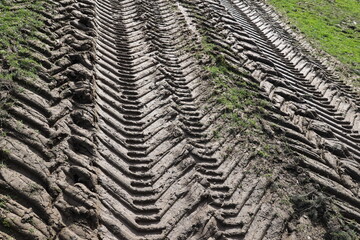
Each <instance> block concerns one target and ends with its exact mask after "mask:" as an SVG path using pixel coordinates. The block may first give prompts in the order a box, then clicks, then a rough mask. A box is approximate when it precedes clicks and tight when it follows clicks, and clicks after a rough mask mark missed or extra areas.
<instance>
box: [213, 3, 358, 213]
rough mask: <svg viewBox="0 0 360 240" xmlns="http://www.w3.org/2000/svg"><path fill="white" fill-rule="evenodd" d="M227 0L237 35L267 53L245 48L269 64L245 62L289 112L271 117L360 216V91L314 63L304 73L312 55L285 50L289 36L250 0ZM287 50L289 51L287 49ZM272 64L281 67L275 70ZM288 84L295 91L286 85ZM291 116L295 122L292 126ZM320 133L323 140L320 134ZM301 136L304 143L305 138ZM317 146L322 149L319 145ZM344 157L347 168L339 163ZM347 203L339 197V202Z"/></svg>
mask: <svg viewBox="0 0 360 240" xmlns="http://www.w3.org/2000/svg"><path fill="white" fill-rule="evenodd" d="M221 3H222V4H223V6H224V7H226V10H227V11H228V12H229V13H230V14H231V15H232V16H231V17H229V16H228V15H227V13H226V12H225V11H224V13H223V14H224V15H223V17H224V19H227V20H226V21H227V22H228V23H230V25H231V26H229V28H230V29H231V30H232V31H233V32H235V33H239V32H236V31H237V30H235V29H239V31H240V34H238V35H237V37H238V39H239V40H242V41H243V46H244V48H245V49H247V50H249V49H250V51H254V50H255V49H254V48H253V47H252V46H249V45H248V43H249V42H253V43H254V44H255V45H256V46H257V50H256V52H258V53H261V55H256V54H254V53H253V52H250V53H249V52H246V53H245V54H246V55H248V56H249V57H250V58H252V59H253V60H255V62H257V63H258V64H260V65H264V64H265V67H264V66H262V70H258V69H257V70H255V69H254V67H253V66H251V65H249V64H248V62H247V63H245V65H248V66H249V67H250V68H248V69H250V70H251V69H252V70H253V76H254V77H255V78H257V79H258V80H260V81H261V86H262V87H263V89H264V90H265V91H266V92H267V94H268V95H269V97H270V99H271V100H272V101H273V102H274V103H275V105H276V106H277V107H278V108H279V110H281V111H282V112H283V113H284V115H283V116H280V118H279V117H277V118H271V119H270V122H272V123H273V124H276V125H278V126H281V129H280V132H283V133H285V136H286V138H287V141H288V143H290V145H289V146H290V148H292V149H293V150H294V151H296V152H298V153H300V154H301V155H303V157H304V156H305V158H304V159H302V160H300V162H299V163H300V165H301V166H304V167H305V168H307V169H309V171H308V172H307V174H308V177H310V178H311V179H313V180H314V181H315V182H317V183H319V184H320V185H322V186H323V187H324V189H326V191H328V192H329V193H330V194H335V195H336V196H337V197H339V198H340V199H342V200H344V201H346V202H348V203H349V204H350V208H351V209H350V208H347V207H345V206H344V209H346V208H347V210H349V212H347V213H346V211H347V210H344V211H343V212H344V214H345V215H347V216H350V218H351V219H358V217H356V216H359V210H358V207H359V192H358V187H359V185H358V181H357V179H358V176H359V174H358V173H359V149H360V147H359V133H358V130H357V129H358V126H359V124H358V114H359V113H358V112H359V110H358V107H357V106H358V104H357V101H358V96H356V95H355V94H354V93H352V92H351V91H349V87H347V86H345V85H343V84H341V83H339V82H338V81H332V80H329V76H326V77H324V78H320V76H321V75H318V76H316V74H313V75H311V74H307V73H309V72H311V70H309V69H310V68H307V69H306V71H305V74H304V71H303V70H304V69H302V68H301V67H299V62H301V61H303V63H302V64H301V65H302V66H303V67H304V65H310V66H311V65H312V64H314V63H313V62H309V61H306V57H301V54H300V53H298V52H296V51H295V49H293V48H291V49H290V50H287V51H284V49H285V48H286V39H285V40H284V39H282V38H281V36H280V35H278V34H276V31H275V30H274V29H272V28H271V26H269V25H268V24H266V23H265V21H262V20H261V17H260V16H259V15H257V14H256V12H255V11H253V10H252V8H251V7H249V6H248V5H247V4H246V3H245V2H244V1H233V2H232V1H228V0H224V1H221ZM213 4H214V6H213V8H214V9H216V10H214V11H216V12H218V13H219V14H220V15H221V11H220V10H219V9H221V8H222V7H221V6H220V5H219V4H215V3H213ZM249 4H250V3H249ZM236 25H238V26H239V27H238V26H236ZM274 35H275V36H276V37H274ZM244 41H245V43H244ZM288 46H289V44H288ZM282 51H283V52H286V53H288V55H283V52H282ZM291 51H292V52H291ZM294 51H295V52H294ZM289 55H292V56H297V57H296V58H297V60H296V61H294V60H293V59H292V58H291V57H289ZM294 62H297V64H296V63H295V64H294ZM305 63H306V64H305ZM272 66H273V67H272ZM271 67H272V68H273V69H274V70H275V71H273V70H271ZM271 75H272V76H271ZM269 76H271V78H270V77H269ZM330 77H331V76H330ZM322 79H323V80H322ZM321 81H324V83H321ZM328 84H329V85H330V86H331V85H333V86H334V85H336V87H333V88H335V89H336V93H337V94H339V95H338V96H341V97H340V98H341V99H337V98H338V97H337V96H336V95H334V94H328V92H330V90H329V88H331V87H330V86H329V87H327V86H326V85H328ZM284 89H289V90H290V91H283V90H284ZM341 92H344V93H343V94H340V93H341ZM279 95H280V97H279ZM334 99H336V100H334ZM291 102H292V103H291ZM299 103H300V104H299ZM304 105H308V107H304ZM299 106H300V109H299ZM344 106H346V107H344ZM301 108H302V109H301ZM344 109H345V110H344ZM282 118H285V119H282ZM287 120H290V121H291V122H292V123H293V124H294V125H293V126H291V125H288V126H286V125H287V124H288V123H286V122H287ZM309 123H310V124H309ZM285 124H286V125H285ZM294 126H296V127H294ZM284 127H285V128H284ZM289 127H290V128H292V130H290V129H289ZM293 130H295V132H297V133H295V132H294V131H293ZM286 132H288V133H286ZM300 135H303V136H304V137H305V138H307V139H308V140H306V139H305V138H303V137H300ZM315 136H316V137H315ZM316 138H317V140H314V139H316ZM320 139H321V140H320ZM299 140H300V141H301V142H303V144H299V143H298V141H299ZM314 147H315V148H319V149H321V150H320V151H319V150H314ZM310 149H312V150H310ZM334 160H335V162H334ZM336 162H337V163H336ZM339 163H340V164H341V166H342V167H341V169H342V170H339V169H338V167H337V166H338V165H336V164H339ZM334 164H335V165H334ZM343 204H344V203H341V204H340V203H339V206H341V205H343ZM348 207H349V206H348Z"/></svg>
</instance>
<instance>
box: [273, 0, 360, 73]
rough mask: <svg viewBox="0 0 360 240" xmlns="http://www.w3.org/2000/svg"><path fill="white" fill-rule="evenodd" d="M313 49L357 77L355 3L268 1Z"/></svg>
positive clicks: (359, 29) (359, 51)
mask: <svg viewBox="0 0 360 240" xmlns="http://www.w3.org/2000/svg"><path fill="white" fill-rule="evenodd" d="M269 3H270V4H272V5H273V6H275V7H276V8H277V9H278V10H279V12H280V13H282V14H283V15H285V16H286V17H287V18H288V19H289V21H290V22H291V23H292V24H294V25H295V26H296V27H297V28H298V29H299V30H300V31H301V32H302V33H304V34H305V35H306V36H307V37H308V38H309V39H310V41H312V42H313V43H314V45H315V46H316V47H319V48H321V49H322V50H324V51H325V52H327V53H328V54H330V55H332V56H334V57H336V58H337V59H338V60H340V61H341V62H342V63H344V64H345V66H347V67H348V68H350V69H351V70H353V71H354V72H355V73H356V74H357V75H360V1H359V0H269Z"/></svg>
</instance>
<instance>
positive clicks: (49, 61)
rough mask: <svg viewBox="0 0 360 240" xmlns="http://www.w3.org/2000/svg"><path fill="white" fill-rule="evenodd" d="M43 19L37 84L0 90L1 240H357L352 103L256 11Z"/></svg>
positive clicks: (151, 9)
mask: <svg viewBox="0 0 360 240" xmlns="http://www.w3.org/2000/svg"><path fill="white" fill-rule="evenodd" d="M19 6H21V4H20V3H19ZM41 14H42V16H44V20H43V21H44V23H45V26H46V27H44V28H41V29H38V30H39V33H41V36H40V35H39V37H38V38H37V39H35V40H32V45H31V46H32V48H31V49H32V51H33V53H34V55H36V56H37V58H38V59H40V60H41V64H42V68H41V70H40V71H39V74H38V75H39V77H38V78H37V79H35V80H34V79H32V80H29V79H26V78H24V79H23V78H16V79H15V80H14V82H13V83H11V84H13V87H12V88H11V89H10V90H9V88H4V89H1V95H0V96H6V98H5V97H4V98H3V99H2V101H3V102H6V104H3V105H4V107H3V111H5V112H6V114H3V116H2V119H1V132H2V133H3V134H2V137H1V139H0V149H1V151H0V164H1V165H0V239H19V240H27V239H29V240H32V239H41V240H42V239H44V240H45V239H62V240H68V239H104V240H110V239H114V240H115V239H121V240H122V239H125V240H127V239H129V240H132V239H134V240H135V239H170V240H172V239H193V240H202V239H204V240H205V239H207V240H210V239H211V240H215V239H219V240H220V239H247V240H255V239H269V240H270V239H288V240H290V239H291V240H295V239H332V240H335V239H337V240H343V239H359V235H360V198H359V194H360V191H359V179H360V133H359V131H360V110H359V106H360V96H359V95H358V94H356V93H354V91H353V89H352V87H351V86H348V85H345V84H344V83H343V82H342V81H340V80H339V79H338V77H337V76H336V74H334V72H332V70H331V69H330V68H329V67H328V66H326V65H325V64H324V63H322V62H321V61H320V60H319V59H317V58H316V56H313V55H312V52H311V51H309V48H308V47H306V46H304V45H303V44H300V43H299V42H298V40H297V39H296V38H295V37H294V35H293V34H292V33H291V32H289V31H288V30H289V29H287V28H284V25H283V24H282V23H281V22H280V20H279V19H278V18H274V16H275V15H274V14H273V12H272V9H271V8H269V7H268V6H266V5H265V4H264V3H263V2H261V1H255V2H254V1H246V0H243V1H241V0H205V1H200V0H199V1H198V0H179V1H175V0H153V1H143V0H121V1H115V0H102V1H100V0H99V1H97V0H61V1H58V2H57V1H48V4H47V5H46V8H45V10H43V11H42V12H41ZM0 69H1V68H0ZM17 86H21V89H22V90H21V91H17V89H18V88H17Z"/></svg>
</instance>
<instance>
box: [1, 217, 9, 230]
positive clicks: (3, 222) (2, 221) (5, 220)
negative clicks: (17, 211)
mask: <svg viewBox="0 0 360 240" xmlns="http://www.w3.org/2000/svg"><path fill="white" fill-rule="evenodd" d="M1 224H2V225H3V226H4V227H6V228H9V227H10V226H11V224H10V221H9V220H8V219H7V218H3V219H2V220H1Z"/></svg>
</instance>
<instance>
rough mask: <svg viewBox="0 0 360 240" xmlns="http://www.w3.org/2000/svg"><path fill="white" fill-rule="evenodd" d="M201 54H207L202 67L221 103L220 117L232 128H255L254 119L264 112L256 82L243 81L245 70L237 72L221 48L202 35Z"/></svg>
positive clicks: (243, 129)
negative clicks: (205, 61) (207, 63)
mask: <svg viewBox="0 0 360 240" xmlns="http://www.w3.org/2000/svg"><path fill="white" fill-rule="evenodd" d="M201 45H202V49H203V54H204V55H207V56H210V58H211V63H210V64H209V65H208V66H207V67H205V69H206V70H207V72H208V73H209V75H210V78H211V79H212V80H213V83H214V85H215V89H216V90H215V94H214V97H215V99H216V101H217V102H219V103H220V104H222V105H223V106H224V112H223V117H224V118H225V119H227V120H229V122H230V123H231V125H232V127H233V128H232V130H234V129H237V130H240V131H246V130H248V129H252V130H253V129H254V128H255V129H256V128H257V129H259V127H258V124H257V123H258V119H259V118H261V115H262V114H263V113H264V107H265V106H266V105H267V102H266V101H264V100H261V98H259V96H258V93H257V89H256V86H255V85H254V84H252V83H251V82H249V81H246V80H245V78H246V77H247V74H246V73H242V72H239V71H238V70H237V68H236V67H234V66H232V65H231V64H229V63H228V62H227V61H226V59H225V58H224V56H223V55H222V54H221V49H220V48H219V47H218V46H216V45H214V44H212V43H211V41H210V40H209V39H208V38H207V37H204V38H203V39H202V42H201Z"/></svg>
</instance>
